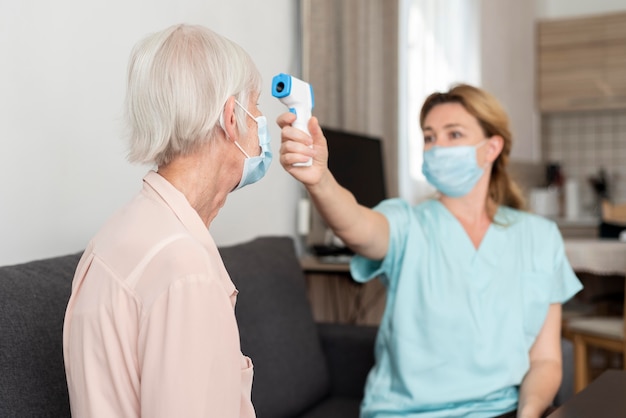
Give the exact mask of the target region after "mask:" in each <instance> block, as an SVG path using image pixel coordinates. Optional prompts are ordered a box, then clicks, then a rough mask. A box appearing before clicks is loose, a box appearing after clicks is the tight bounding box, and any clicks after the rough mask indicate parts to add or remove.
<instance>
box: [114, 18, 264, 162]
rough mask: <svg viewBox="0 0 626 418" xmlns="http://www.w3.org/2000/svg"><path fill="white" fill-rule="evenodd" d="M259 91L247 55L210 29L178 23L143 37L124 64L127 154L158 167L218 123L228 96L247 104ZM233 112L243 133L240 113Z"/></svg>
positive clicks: (187, 150)
mask: <svg viewBox="0 0 626 418" xmlns="http://www.w3.org/2000/svg"><path fill="white" fill-rule="evenodd" d="M260 90H261V75H260V73H259V71H258V69H257V67H256V66H255V65H254V63H253V62H252V59H251V58H250V56H249V55H248V54H247V53H246V52H245V51H244V50H243V49H242V48H241V47H240V46H239V45H237V44H235V43H234V42H232V41H230V40H228V39H226V38H224V37H222V36H220V35H218V34H217V33H215V32H213V31H211V30H210V29H207V28H205V27H202V26H190V25H184V24H180V25H174V26H171V27H169V28H167V29H165V30H163V31H161V32H158V33H154V34H152V35H150V36H148V37H146V38H144V39H143V40H141V41H140V42H139V43H138V44H137V45H136V46H135V48H134V49H133V51H132V54H131V58H130V62H129V66H128V87H127V93H126V122H127V125H128V130H129V133H128V137H129V153H128V159H129V160H130V161H131V162H137V163H155V164H157V165H159V166H160V165H163V164H167V163H168V162H170V161H171V160H172V158H173V157H175V156H176V155H181V154H182V155H184V154H188V153H191V152H193V151H194V149H196V147H197V146H198V145H199V144H200V143H202V142H204V141H207V140H209V139H210V138H211V137H212V136H213V135H214V134H215V130H216V129H219V128H220V124H221V119H222V112H223V110H224V105H225V103H226V101H227V100H228V98H229V97H231V96H234V97H235V99H237V100H238V101H239V102H240V103H245V104H247V103H248V100H249V97H250V95H251V94H253V93H258V92H260ZM235 112H236V116H237V121H238V128H239V130H240V131H241V132H244V133H245V131H246V126H247V125H246V123H245V114H244V113H243V110H241V109H239V108H238V107H236V109H235Z"/></svg>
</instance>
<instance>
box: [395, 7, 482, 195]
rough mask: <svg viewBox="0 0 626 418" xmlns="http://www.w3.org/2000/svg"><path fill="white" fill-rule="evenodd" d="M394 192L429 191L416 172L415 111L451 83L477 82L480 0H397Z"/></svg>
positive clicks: (419, 153)
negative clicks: (397, 107)
mask: <svg viewBox="0 0 626 418" xmlns="http://www.w3.org/2000/svg"><path fill="white" fill-rule="evenodd" d="M400 7H401V12H400V29H399V31H400V36H399V38H400V41H399V43H400V45H399V48H400V52H399V54H400V58H399V59H400V80H399V86H400V92H399V94H400V98H399V100H400V109H401V110H400V115H399V124H400V127H399V143H398V150H399V156H398V159H399V161H398V169H399V170H400V172H399V174H398V178H399V191H400V196H401V197H403V198H405V199H407V200H408V201H409V202H410V203H416V202H418V201H419V200H421V199H423V198H424V197H425V196H427V195H428V194H431V193H432V192H433V191H434V190H433V189H432V187H431V186H430V185H428V183H427V182H426V180H425V179H424V176H423V175H422V152H423V144H424V140H423V137H422V132H421V129H420V126H419V111H420V108H421V105H422V103H423V102H424V100H425V99H426V97H427V96H428V95H429V94H430V93H432V92H434V91H445V90H448V89H449V88H450V85H451V84H454V83H457V82H464V83H469V84H473V85H479V84H480V39H479V36H480V32H479V16H480V13H479V11H480V0H401V5H400Z"/></svg>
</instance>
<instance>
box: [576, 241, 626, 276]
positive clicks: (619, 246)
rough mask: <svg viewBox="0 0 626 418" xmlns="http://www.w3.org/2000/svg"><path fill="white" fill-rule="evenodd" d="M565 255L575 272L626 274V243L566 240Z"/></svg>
mask: <svg viewBox="0 0 626 418" xmlns="http://www.w3.org/2000/svg"><path fill="white" fill-rule="evenodd" d="M564 241H565V253H566V255H567V259H568V260H569V262H570V264H571V265H572V268H573V269H574V271H580V272H588V273H594V274H607V275H608V274H619V275H623V274H626V242H622V241H618V240H604V239H565V240H564Z"/></svg>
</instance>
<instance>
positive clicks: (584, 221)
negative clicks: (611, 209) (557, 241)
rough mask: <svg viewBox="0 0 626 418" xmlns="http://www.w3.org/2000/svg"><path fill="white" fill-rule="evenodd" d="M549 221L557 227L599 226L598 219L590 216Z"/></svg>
mask: <svg viewBox="0 0 626 418" xmlns="http://www.w3.org/2000/svg"><path fill="white" fill-rule="evenodd" d="M549 219H551V220H553V221H554V222H556V224H557V225H558V226H559V227H561V226H562V227H594V228H595V227H597V226H598V225H599V224H600V218H598V217H597V216H591V215H587V216H581V217H578V218H573V219H569V218H562V217H555V218H552V217H551V218H549Z"/></svg>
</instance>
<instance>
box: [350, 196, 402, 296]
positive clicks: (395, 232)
mask: <svg viewBox="0 0 626 418" xmlns="http://www.w3.org/2000/svg"><path fill="white" fill-rule="evenodd" d="M374 210H375V211H378V212H380V213H382V214H383V215H384V216H385V217H386V218H387V221H388V222H389V248H387V254H386V255H385V257H384V258H383V259H382V260H371V259H369V258H366V257H363V256H360V255H358V254H357V255H355V256H354V257H352V261H351V262H350V271H351V273H352V277H353V278H354V280H356V281H358V282H361V283H365V282H367V281H369V280H371V279H373V278H375V277H379V278H380V280H381V281H382V283H383V284H384V285H385V286H387V287H389V286H390V285H392V284H393V278H394V277H397V274H395V270H396V266H398V265H399V264H400V263H399V261H400V259H401V257H402V256H403V254H404V247H405V244H406V238H407V235H408V231H409V230H410V229H411V228H410V227H409V225H410V224H411V207H410V206H409V204H408V202H406V201H405V200H402V199H388V200H384V201H382V202H381V203H379V204H378V205H377V206H375V207H374Z"/></svg>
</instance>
